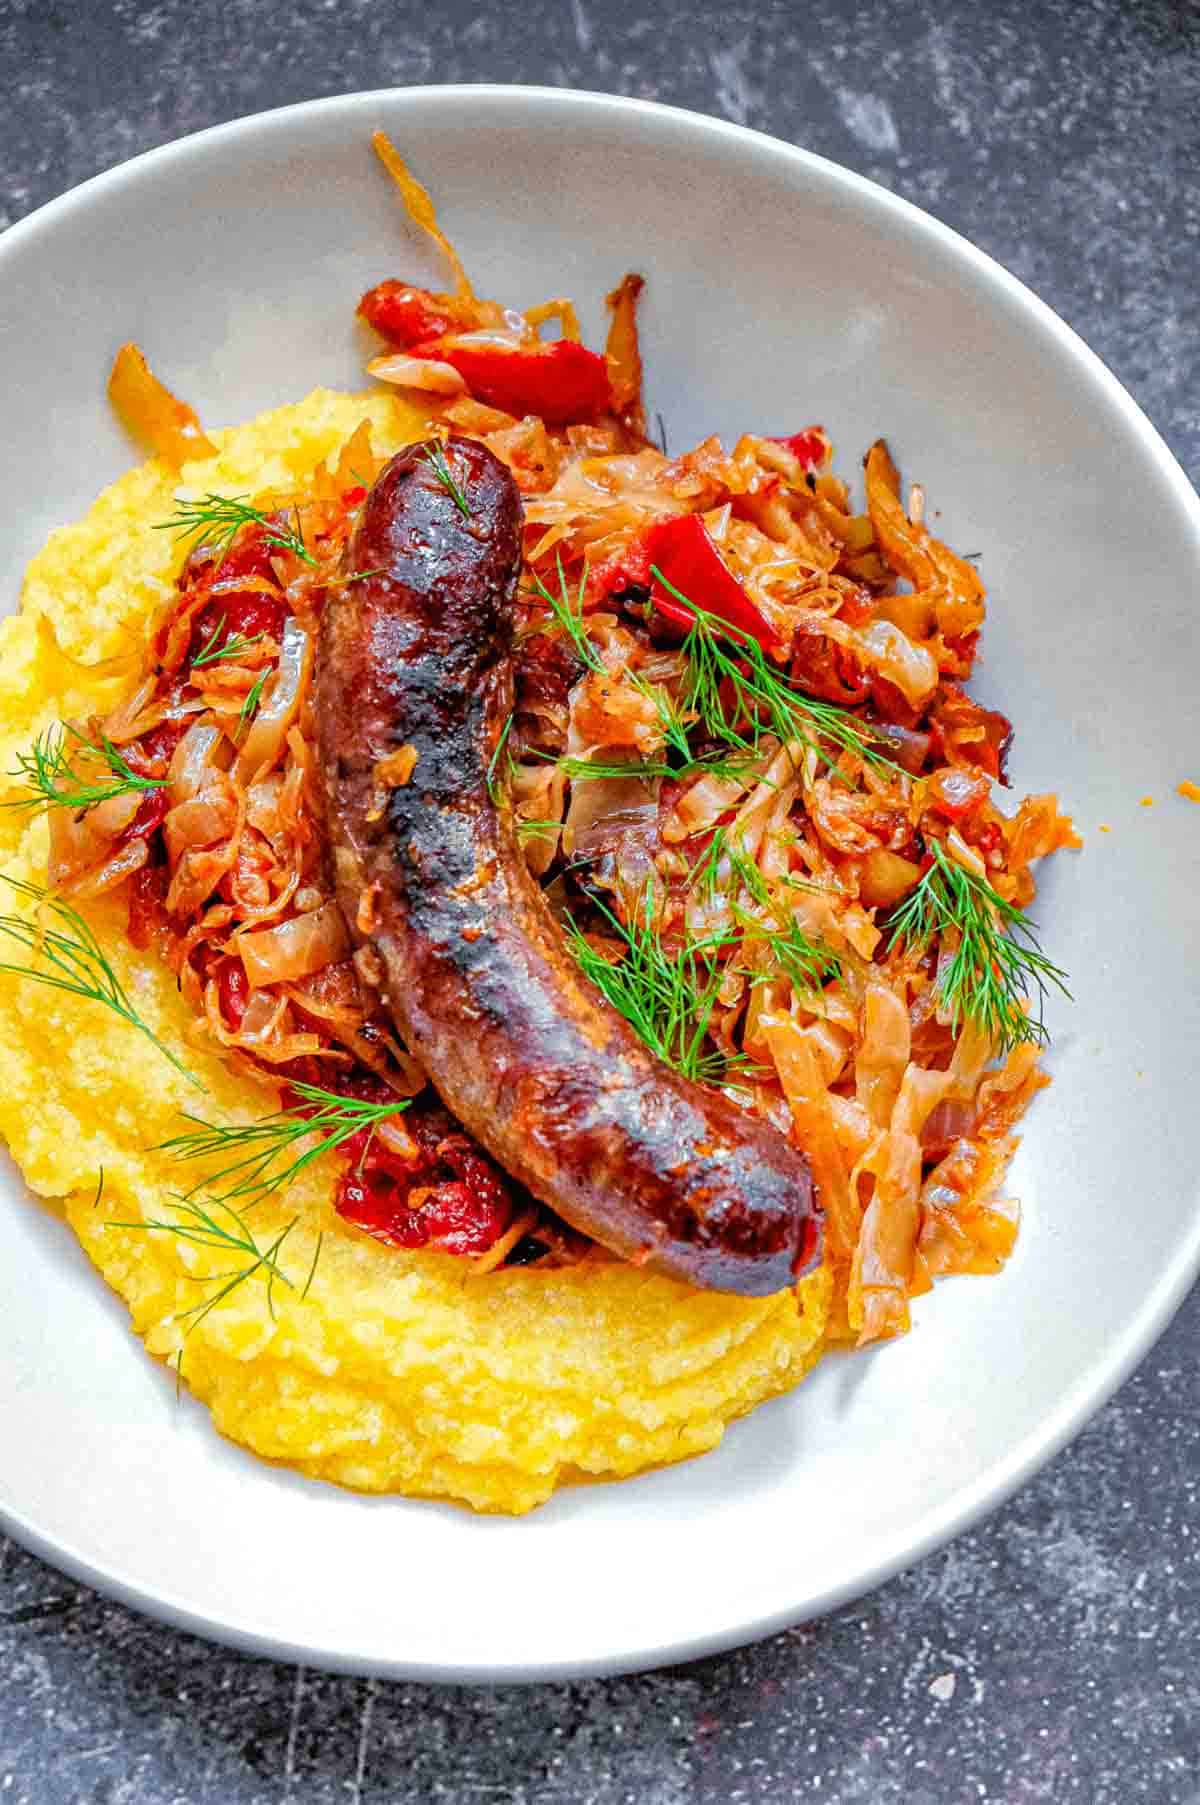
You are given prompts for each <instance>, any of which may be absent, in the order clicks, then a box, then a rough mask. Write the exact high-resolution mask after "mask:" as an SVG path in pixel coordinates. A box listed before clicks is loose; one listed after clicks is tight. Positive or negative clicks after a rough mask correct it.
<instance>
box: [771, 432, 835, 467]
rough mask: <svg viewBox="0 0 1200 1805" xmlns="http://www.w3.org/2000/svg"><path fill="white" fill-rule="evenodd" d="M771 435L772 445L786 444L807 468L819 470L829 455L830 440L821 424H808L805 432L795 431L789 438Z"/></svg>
mask: <svg viewBox="0 0 1200 1805" xmlns="http://www.w3.org/2000/svg"><path fill="white" fill-rule="evenodd" d="M770 436H771V443H772V445H784V446H786V447H787V449H788V450H789V451H790V452H791V454H792V456H793V457H794V458H799V460H800V462H801V463H802V464H803V465H804V468H805V469H806V470H819V469H820V467H821V465H822V464H823V463H824V462H825V460H826V458H827V457H828V456H829V441H828V440H827V439H826V437H825V434H824V433H823V432H822V431H821V428H820V427H819V426H806V427H805V429H804V431H803V432H794V433H792V434H791V436H790V437H789V438H780V437H778V436H776V435H774V434H772V435H770Z"/></svg>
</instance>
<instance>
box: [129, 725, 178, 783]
mask: <svg viewBox="0 0 1200 1805" xmlns="http://www.w3.org/2000/svg"><path fill="white" fill-rule="evenodd" d="M188 725H189V723H188V722H187V721H186V720H180V721H160V722H159V723H158V726H157V727H152V728H151V729H150V731H149V733H143V735H142V737H141V739H138V740H134V741H133V742H132V743H131V744H130V745H128V746H122V748H121V753H122V756H123V757H124V759H125V762H126V764H128V766H129V768H130V770H131V771H136V772H137V774H138V776H139V777H165V776H166V774H167V770H168V767H169V766H170V763H171V760H172V758H173V757H174V756H175V748H176V746H178V744H179V742H180V740H181V739H182V738H183V736H184V734H185V733H186V732H187V730H188Z"/></svg>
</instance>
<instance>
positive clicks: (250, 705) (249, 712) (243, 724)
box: [233, 670, 271, 739]
mask: <svg viewBox="0 0 1200 1805" xmlns="http://www.w3.org/2000/svg"><path fill="white" fill-rule="evenodd" d="M270 675H271V673H270V671H269V670H268V671H263V672H262V674H261V675H260V676H259V677H257V678H256V679H255V681H254V682H253V683H252V684H251V685H250V688H249V689H248V690H247V691H246V695H245V699H244V700H243V702H242V706H241V708H240V709H239V710H238V718H237V724H236V726H235V727H234V730H233V731H234V737H235V738H237V739H240V738H241V736H242V734H243V732H244V731H245V729H246V728H247V727H249V725H250V722H251V720H252V719H253V716H254V711H255V709H256V708H257V707H258V704H259V701H260V699H261V697H262V693H263V685H264V684H265V683H266V681H267V678H268V677H269V676H270Z"/></svg>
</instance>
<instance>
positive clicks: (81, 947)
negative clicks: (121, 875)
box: [0, 874, 205, 1091]
mask: <svg viewBox="0 0 1200 1805" xmlns="http://www.w3.org/2000/svg"><path fill="white" fill-rule="evenodd" d="M3 875H4V882H5V883H6V884H10V885H11V886H12V888H13V889H14V890H15V891H16V892H17V893H18V895H20V896H25V897H28V898H29V900H30V901H31V902H34V903H37V904H38V906H39V907H40V908H43V909H47V910H49V911H50V913H51V914H52V915H53V916H55V917H56V918H57V920H58V921H59V923H60V924H61V926H59V927H50V926H48V925H46V924H45V923H44V922H39V921H34V920H30V919H29V918H28V917H27V916H23V915H0V934H2V935H5V936H6V937H7V938H8V939H9V940H10V941H15V942H16V944H17V945H18V946H21V947H24V949H25V951H26V952H27V953H28V954H29V956H30V960H31V963H30V964H28V965H15V964H10V963H7V962H0V972H8V973H9V974H10V975H11V976H13V977H17V978H28V979H30V980H31V982H33V983H34V984H44V985H45V986H46V987H47V988H48V989H50V990H63V991H66V992H67V993H68V995H70V996H77V997H84V998H86V999H87V1000H88V1001H89V1002H94V1003H103V1005H104V1007H105V1008H106V1009H111V1010H112V1012H113V1014H114V1015H117V1016H120V1018H121V1020H122V1021H124V1022H128V1023H129V1025H130V1027H131V1028H136V1029H137V1031H138V1033H139V1034H144V1035H145V1037H146V1039H147V1040H148V1041H150V1042H151V1044H152V1045H153V1046H155V1047H157V1048H158V1050H159V1052H160V1053H161V1054H162V1056H163V1058H164V1059H168V1060H170V1062H171V1064H172V1065H173V1066H174V1067H175V1070H176V1071H177V1072H179V1073H181V1075H182V1076H183V1077H184V1078H186V1079H187V1081H188V1083H189V1084H194V1085H195V1086H196V1089H197V1090H201V1091H202V1090H203V1089H204V1088H205V1087H204V1085H202V1084H201V1082H200V1080H199V1079H198V1078H196V1077H194V1076H193V1074H192V1073H191V1072H189V1071H188V1069H187V1067H186V1066H185V1065H184V1064H183V1063H182V1062H181V1061H180V1060H179V1059H177V1058H176V1056H175V1054H174V1053H172V1051H171V1049H170V1048H169V1047H166V1046H164V1045H163V1043H162V1041H161V1040H159V1038H158V1036H157V1034H155V1033H154V1031H153V1030H152V1029H151V1028H150V1027H149V1026H148V1025H147V1024H146V1023H145V1022H144V1021H143V1020H142V1018H141V1016H140V1015H139V1014H138V1012H137V1010H136V1009H135V1008H134V1007H133V1004H132V1003H131V1002H130V1000H129V998H128V996H127V995H126V992H125V989H124V986H123V985H122V983H121V980H120V979H119V978H118V976H117V974H116V972H115V971H114V970H113V967H112V965H111V964H110V962H109V960H108V958H107V957H106V955H105V953H104V951H103V949H102V947H101V945H100V942H99V941H98V940H97V938H96V936H95V934H94V933H93V931H92V929H91V928H90V927H89V926H88V924H87V922H86V921H85V920H84V919H83V916H82V915H80V914H79V912H78V911H77V910H75V909H73V908H72V907H71V905H70V904H69V903H65V902H63V900H62V898H61V897H58V896H52V895H51V894H50V892H49V891H47V890H44V889H42V888H40V887H39V886H38V885H37V884H27V883H25V882H24V880H23V879H21V878H17V877H9V876H8V875H7V874H3ZM36 960H40V961H41V964H40V966H39V965H38V964H35V963H33V961H36Z"/></svg>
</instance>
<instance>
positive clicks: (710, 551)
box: [638, 514, 779, 651]
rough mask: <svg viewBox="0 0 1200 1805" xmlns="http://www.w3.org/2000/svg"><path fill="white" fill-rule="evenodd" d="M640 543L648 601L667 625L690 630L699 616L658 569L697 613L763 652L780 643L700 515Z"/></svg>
mask: <svg viewBox="0 0 1200 1805" xmlns="http://www.w3.org/2000/svg"><path fill="white" fill-rule="evenodd" d="M638 539H639V541H641V543H640V545H639V547H638V557H639V560H641V559H644V562H645V567H646V572H647V578H648V579H649V581H650V599H651V601H652V602H653V603H654V606H655V608H656V609H657V610H658V612H659V613H660V614H661V615H662V617H663V619H664V620H669V621H674V623H675V625H676V626H678V627H691V626H694V625H695V620H696V616H695V615H694V613H693V612H692V610H691V608H688V607H686V606H685V605H684V604H683V603H682V602H681V601H680V600H679V597H678V596H675V595H672V594H671V591H670V590H669V589H667V588H665V587H664V585H663V584H662V583H660V582H659V581H658V580H657V578H656V577H655V576H654V575H653V571H654V570H658V571H660V572H661V573H662V575H663V576H664V577H665V578H666V580H667V582H668V583H670V584H671V587H672V588H673V589H678V590H679V592H680V594H681V595H685V596H687V598H688V601H689V602H694V603H695V605H696V607H697V608H703V609H704V611H705V613H706V614H715V615H716V616H717V618H718V620H723V621H724V622H725V623H726V625H727V626H730V627H736V628H737V629H738V630H739V631H740V632H742V633H744V634H745V635H746V636H747V637H748V638H750V639H756V640H757V641H758V643H759V645H760V646H762V648H763V650H764V651H770V650H771V648H772V647H773V646H775V645H776V644H777V643H778V639H779V635H778V634H777V633H776V631H775V629H774V627H773V626H772V625H771V623H770V621H769V620H768V619H767V617H766V615H765V614H763V613H762V611H761V610H760V609H759V608H758V607H756V606H755V604H754V603H753V602H752V601H751V600H750V597H749V596H748V595H747V594H746V591H745V590H744V589H743V588H742V585H741V584H740V583H739V582H738V580H737V578H736V577H735V576H734V574H733V572H732V571H731V570H730V568H729V566H728V564H726V562H725V560H724V558H722V556H721V554H720V552H719V551H718V550H717V548H716V546H715V544H714V543H713V539H712V535H711V534H710V533H709V530H708V528H707V527H706V526H705V524H704V522H703V521H702V520H701V518H700V516H699V515H698V514H679V515H677V516H676V518H675V519H673V520H663V521H660V522H659V523H658V524H657V525H656V526H651V527H647V528H646V529H645V531H644V532H643V533H639V534H638Z"/></svg>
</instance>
